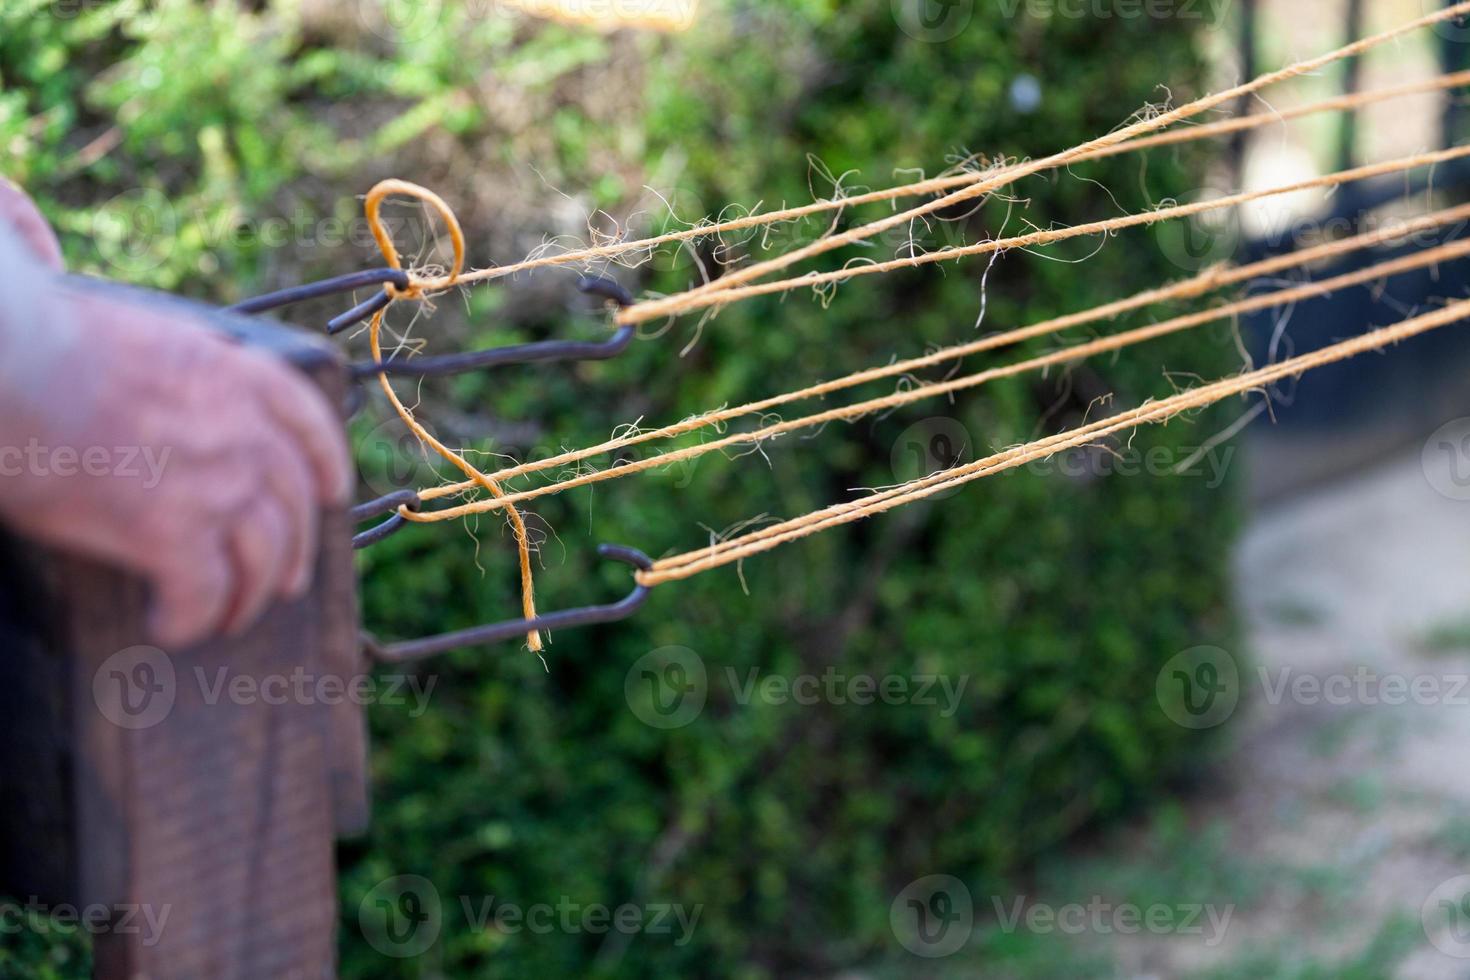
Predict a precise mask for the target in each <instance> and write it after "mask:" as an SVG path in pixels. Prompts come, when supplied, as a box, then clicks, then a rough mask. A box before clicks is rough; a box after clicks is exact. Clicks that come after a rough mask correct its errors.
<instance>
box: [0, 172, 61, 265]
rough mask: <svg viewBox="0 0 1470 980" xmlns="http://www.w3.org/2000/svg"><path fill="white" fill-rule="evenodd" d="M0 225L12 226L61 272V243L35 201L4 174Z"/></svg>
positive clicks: (40, 257) (0, 188)
mask: <svg viewBox="0 0 1470 980" xmlns="http://www.w3.org/2000/svg"><path fill="white" fill-rule="evenodd" d="M0 224H5V225H9V226H10V227H11V228H12V229H13V230H14V231H15V232H16V233H17V234H18V235H19V236H20V239H21V241H22V242H24V243H25V245H26V246H27V247H28V248H29V249H30V250H31V252H32V253H33V254H34V255H35V257H36V258H37V259H38V260H39V261H40V262H41V263H42V264H43V265H45V266H46V267H47V268H49V269H53V270H55V271H57V272H61V271H62V268H63V263H62V259H61V243H60V242H58V241H57V240H56V233H55V232H54V231H52V230H51V225H50V224H48V223H47V221H46V219H45V218H44V217H43V216H42V215H41V212H40V210H39V209H38V208H37V207H36V205H35V202H34V201H32V200H31V199H30V198H29V197H27V196H26V194H25V192H24V191H22V190H21V189H20V188H19V187H17V186H15V185H14V184H12V183H11V182H10V181H8V180H6V179H5V178H4V177H0Z"/></svg>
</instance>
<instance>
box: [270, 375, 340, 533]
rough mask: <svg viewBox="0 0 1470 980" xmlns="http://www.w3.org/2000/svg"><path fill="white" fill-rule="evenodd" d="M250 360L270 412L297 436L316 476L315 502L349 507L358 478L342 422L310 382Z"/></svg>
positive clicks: (278, 421) (299, 376)
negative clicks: (253, 363)
mask: <svg viewBox="0 0 1470 980" xmlns="http://www.w3.org/2000/svg"><path fill="white" fill-rule="evenodd" d="M249 356H250V357H251V358H252V359H253V360H255V361H256V362H257V367H256V369H255V372H256V385H257V389H258V391H259V393H260V395H261V397H262V398H263V400H264V402H265V407H266V410H267V411H268V412H270V414H271V417H272V418H273V419H275V421H276V422H277V423H279V424H280V425H281V426H283V427H284V428H285V429H286V430H287V431H288V432H290V433H291V434H292V435H293V436H295V438H296V441H297V442H298V443H299V444H300V446H301V448H302V449H303V450H304V451H305V454H306V457H307V460H308V461H309V463H310V465H311V467H312V471H313V472H314V473H315V474H316V478H317V487H318V490H319V493H318V495H317V496H316V498H315V499H317V500H318V501H320V502H321V503H331V504H342V503H346V502H347V499H348V497H349V495H350V494H351V493H352V484H353V478H354V477H353V472H352V461H351V457H350V456H349V454H348V452H347V441H346V438H345V436H344V433H343V428H342V420H341V418H339V417H338V414H337V413H336V412H335V411H334V410H333V409H332V407H331V405H330V404H328V402H327V399H326V398H325V396H323V395H322V393H321V392H320V391H319V390H317V388H316V387H314V386H313V385H312V384H311V382H309V381H308V380H307V379H306V378H304V377H302V376H301V375H299V374H297V373H296V372H295V371H293V370H291V369H289V368H286V367H284V366H282V365H281V364H279V363H277V362H275V361H271V360H269V359H268V358H266V357H264V356H263V355H259V354H255V353H253V352H252V353H250V354H249Z"/></svg>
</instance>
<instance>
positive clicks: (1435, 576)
mask: <svg viewBox="0 0 1470 980" xmlns="http://www.w3.org/2000/svg"><path fill="white" fill-rule="evenodd" d="M1445 463H1446V465H1447V464H1448V460H1446V461H1445ZM1438 465H1439V464H1438V463H1436V462H1435V461H1434V459H1433V457H1432V455H1431V457H1430V460H1429V462H1428V463H1426V462H1425V461H1424V459H1423V457H1421V455H1420V454H1419V453H1417V452H1416V453H1414V454H1413V455H1411V456H1404V457H1401V458H1398V459H1395V460H1393V461H1391V462H1389V463H1388V464H1386V465H1384V466H1382V467H1380V468H1378V469H1375V470H1374V471H1372V472H1369V473H1366V474H1364V475H1361V476H1359V477H1356V478H1354V479H1353V480H1351V481H1349V482H1345V483H1341V484H1338V485H1336V486H1333V487H1330V488H1327V489H1324V490H1319V491H1315V492H1312V493H1310V494H1307V495H1305V496H1302V497H1299V498H1297V499H1296V500H1294V501H1292V502H1289V503H1286V504H1284V505H1280V506H1276V507H1273V508H1270V509H1268V510H1266V511H1265V512H1263V513H1261V514H1260V515H1258V517H1257V518H1256V519H1255V520H1254V521H1253V522H1252V525H1251V527H1250V528H1249V530H1248V532H1247V534H1246V536H1245V539H1244V541H1243V542H1242V546H1241V548H1240V551H1239V554H1238V559H1237V564H1236V581H1237V590H1238V594H1239V601H1240V608H1241V612H1242V616H1243V617H1244V619H1245V623H1246V627H1247V632H1246V637H1247V642H1248V645H1249V652H1248V656H1249V657H1251V658H1253V659H1254V664H1253V665H1252V666H1251V667H1249V668H1242V672H1241V676H1240V692H1241V698H1240V702H1239V707H1238V708H1237V710H1236V714H1235V717H1234V718H1233V719H1231V720H1232V722H1233V725H1234V729H1235V731H1234V733H1233V736H1232V748H1231V750H1230V752H1229V755H1228V758H1227V760H1226V762H1225V764H1224V766H1222V767H1221V768H1220V769H1219V770H1217V771H1215V772H1214V773H1213V774H1212V776H1211V777H1210V779H1211V780H1214V781H1215V783H1214V785H1209V783H1208V781H1207V786H1206V789H1205V792H1204V793H1203V794H1202V796H1201V798H1200V799H1197V800H1194V801H1191V802H1190V803H1188V804H1187V805H1186V812H1187V814H1188V822H1189V824H1190V826H1192V827H1194V828H1196V829H1199V828H1204V827H1209V826H1214V827H1216V828H1220V829H1221V830H1222V833H1223V835H1224V847H1223V851H1224V854H1225V855H1228V857H1227V858H1226V859H1227V860H1230V861H1234V862H1238V865H1239V867H1242V868H1255V869H1259V870H1260V872H1261V874H1262V875H1263V877H1264V878H1265V881H1264V882H1260V883H1259V885H1260V887H1259V888H1256V889H1253V891H1255V892H1256V893H1257V894H1256V896H1255V900H1254V901H1251V900H1245V901H1241V902H1240V904H1239V906H1238V907H1237V909H1236V910H1235V913H1234V916H1233V919H1232V921H1231V924H1230V927H1229V929H1228V930H1227V932H1226V935H1225V939H1224V941H1223V942H1221V943H1219V944H1218V945H1217V946H1215V947H1212V948H1204V947H1203V945H1202V944H1201V943H1198V942H1188V941H1180V940H1179V939H1178V938H1175V937H1171V938H1170V939H1168V940H1167V941H1165V942H1153V941H1142V942H1134V943H1125V944H1121V945H1120V946H1119V947H1118V949H1117V950H1116V952H1117V953H1118V954H1119V957H1118V961H1119V965H1120V966H1122V967H1123V968H1124V972H1125V974H1126V975H1133V976H1148V975H1151V974H1152V975H1157V976H1162V977H1172V976H1179V975H1181V974H1184V973H1186V972H1190V971H1199V970H1205V971H1206V972H1207V973H1218V974H1221V975H1228V976H1235V975H1237V974H1236V968H1235V967H1232V964H1240V963H1241V962H1242V960H1249V959H1250V958H1251V957H1256V958H1258V959H1259V960H1260V961H1261V962H1262V963H1263V964H1265V965H1263V966H1262V968H1261V969H1262V973H1261V974H1260V975H1263V976H1271V975H1277V976H1296V975H1299V974H1298V973H1296V972H1293V971H1294V970H1296V969H1299V968H1300V964H1302V963H1310V964H1319V965H1320V966H1319V967H1318V968H1326V969H1327V971H1328V972H1326V973H1323V974H1321V975H1324V976H1332V975H1335V974H1334V972H1333V971H1332V970H1331V967H1330V965H1331V964H1333V963H1335V962H1341V961H1342V960H1343V959H1344V958H1347V959H1352V958H1354V957H1359V956H1363V955H1365V951H1368V953H1367V956H1368V957H1369V958H1370V959H1371V960H1372V962H1371V963H1365V964H1364V966H1366V968H1367V969H1366V972H1363V973H1359V974H1354V975H1359V976H1365V977H1372V976H1385V977H1387V976H1392V977H1400V978H1406V980H1407V978H1413V980H1431V978H1432V980H1438V978H1452V977H1455V978H1463V977H1467V976H1470V942H1458V941H1457V936H1461V935H1463V936H1464V937H1465V938H1467V939H1470V916H1467V915H1464V914H1463V913H1461V916H1462V917H1463V922H1461V923H1460V924H1461V925H1463V926H1465V927H1466V932H1464V933H1455V932H1451V931H1449V929H1447V928H1446V927H1445V926H1446V925H1447V922H1441V921H1440V919H1439V918H1437V917H1436V916H1437V915H1440V914H1443V915H1444V916H1446V917H1447V916H1449V914H1450V913H1449V912H1448V911H1444V912H1441V911H1440V909H1439V900H1440V899H1443V898H1445V897H1446V895H1450V894H1451V893H1452V892H1453V893H1454V901H1455V902H1458V896H1459V894H1461V893H1463V891H1464V889H1463V888H1460V890H1459V891H1458V892H1456V891H1455V889H1454V887H1453V886H1451V887H1450V888H1449V889H1448V890H1445V891H1444V893H1443V894H1435V895H1433V896H1432V895H1431V893H1432V892H1434V890H1435V889H1436V886H1439V885H1441V883H1443V882H1446V881H1449V880H1450V879H1454V878H1455V877H1456V876H1459V875H1465V874H1467V873H1470V502H1466V501H1462V500H1456V499H1452V498H1451V497H1449V496H1446V495H1445V493H1442V492H1440V490H1437V489H1436V485H1438V486H1439V487H1441V488H1444V487H1449V488H1450V491H1451V492H1454V490H1455V485H1454V484H1453V483H1446V479H1447V476H1448V471H1447V469H1446V470H1439V469H1438V468H1437V467H1438ZM1426 466H1429V467H1430V472H1426ZM1217 870H1218V869H1217ZM1186 897H1188V896H1186ZM1197 897H1198V899H1199V900H1203V901H1208V900H1211V899H1212V896H1209V895H1201V896H1197ZM1217 897H1218V898H1234V899H1240V898H1242V897H1243V896H1217ZM1426 901H1429V902H1430V908H1431V909H1433V910H1435V915H1431V916H1429V925H1428V926H1427V927H1426V926H1425V925H1424V924H1423V918H1424V916H1421V909H1422V908H1423V907H1424V905H1425V903H1426ZM1416 930H1417V934H1416ZM1386 933H1390V934H1392V935H1394V936H1397V937H1398V940H1397V941H1395V942H1387V943H1386V945H1388V946H1390V947H1392V948H1391V949H1388V950H1383V951H1379V952H1374V951H1371V950H1369V947H1370V946H1371V944H1372V943H1373V942H1374V941H1375V939H1378V938H1382V937H1383V936H1384V935H1385V934H1386ZM1431 934H1432V935H1433V936H1434V938H1435V939H1437V940H1438V942H1437V943H1436V942H1431V938H1430V937H1431ZM1462 956H1463V958H1462ZM1268 967H1269V969H1268ZM1240 975H1242V976H1248V975H1250V972H1249V971H1247V970H1244V969H1242V970H1240ZM1300 975H1311V976H1316V975H1319V974H1316V973H1303V974H1300Z"/></svg>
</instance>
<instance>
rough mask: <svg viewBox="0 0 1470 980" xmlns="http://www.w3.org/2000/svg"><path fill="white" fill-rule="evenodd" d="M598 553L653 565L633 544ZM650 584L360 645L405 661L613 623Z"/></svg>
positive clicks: (367, 639)
mask: <svg viewBox="0 0 1470 980" xmlns="http://www.w3.org/2000/svg"><path fill="white" fill-rule="evenodd" d="M597 553H598V554H599V555H601V556H602V557H603V558H608V559H612V560H613V561H620V562H623V563H625V564H627V565H631V566H633V567H634V568H636V569H639V570H640V571H647V570H648V569H650V568H652V567H653V561H652V560H651V559H650V558H649V557H648V556H647V555H645V554H644V553H643V552H641V551H639V550H638V549H636V548H625V547H623V546H622V545H613V544H605V545H602V546H601V547H599V548H598V549H597ZM650 591H651V589H650V587H649V586H646V585H641V584H640V585H637V586H635V587H634V589H633V591H632V592H630V593H628V595H627V597H626V598H624V599H622V600H621V601H619V602H615V603H612V604H610V605H606V606H583V607H581V608H579V609H564V610H562V611H561V612H554V613H546V614H545V615H541V616H537V617H536V618H535V619H513V620H508V621H506V622H503V623H492V624H490V625H488V626H474V627H471V628H469V629H464V630H459V631H457V632H454V633H444V634H441V635H439V636H429V637H425V638H424V639H421V640H408V641H406V642H403V643H390V644H386V645H384V644H380V643H378V641H377V640H375V639H373V638H372V637H371V636H366V635H365V636H364V637H363V646H364V648H365V649H366V651H367V654H368V656H370V657H372V658H373V659H374V660H379V661H382V662H385V663H404V662H406V661H410V660H420V659H422V658H424V657H431V656H433V655H434V654H437V653H444V652H445V651H446V650H453V649H456V648H458V647H469V646H481V645H484V644H489V643H501V642H504V641H505V640H512V639H515V638H516V637H517V636H524V635H525V634H527V633H531V632H540V631H542V630H555V629H570V628H572V627H575V626H591V625H594V624H596V623H615V622H617V621H618V620H622V619H627V618H628V617H629V616H631V615H633V614H634V613H635V612H637V611H638V610H639V608H640V607H642V605H643V603H644V602H646V601H647V600H648V593H649V592H650Z"/></svg>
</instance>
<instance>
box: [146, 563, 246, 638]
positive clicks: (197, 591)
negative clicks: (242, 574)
mask: <svg viewBox="0 0 1470 980" xmlns="http://www.w3.org/2000/svg"><path fill="white" fill-rule="evenodd" d="M231 579H232V575H231V573H230V561H229V558H228V557H227V553H226V550H225V546H224V543H223V539H221V538H218V537H216V538H214V539H212V540H211V539H206V540H204V541H201V542H199V551H198V553H197V558H195V559H194V560H193V561H192V562H191V563H190V565H189V567H188V568H183V567H173V568H167V569H164V570H163V571H161V572H160V573H159V574H157V575H155V576H154V581H153V605H152V608H151V609H150V610H149V613H148V632H149V633H151V634H152V636H153V638H154V640H155V641H156V642H157V643H158V644H159V645H160V646H163V647H166V648H174V649H177V648H180V647H187V646H192V645H193V644H195V643H198V642H199V641H200V640H202V639H204V638H205V637H206V636H209V635H211V634H212V633H214V632H215V631H216V630H217V629H218V627H219V624H220V622H221V621H222V620H223V619H224V616H225V612H226V610H227V608H228V606H229V602H230V593H231V588H230V585H231Z"/></svg>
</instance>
